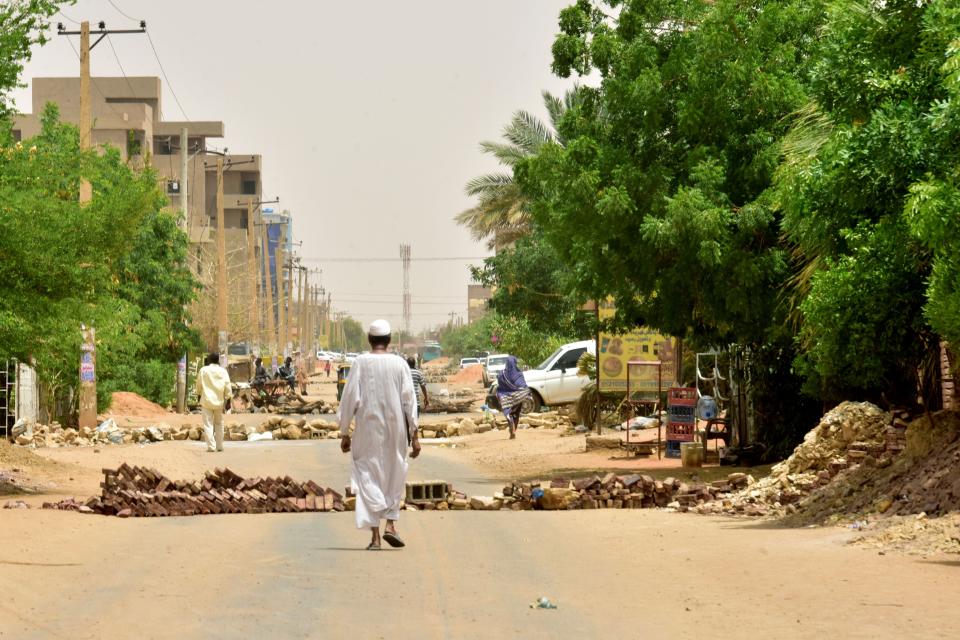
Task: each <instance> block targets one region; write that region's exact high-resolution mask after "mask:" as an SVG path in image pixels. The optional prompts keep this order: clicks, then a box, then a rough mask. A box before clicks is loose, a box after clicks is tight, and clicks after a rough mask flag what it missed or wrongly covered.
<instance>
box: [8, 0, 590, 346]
mask: <svg viewBox="0 0 960 640" xmlns="http://www.w3.org/2000/svg"><path fill="white" fill-rule="evenodd" d="M571 3H572V0H471V1H469V2H467V1H458V0H406V1H400V0H367V1H365V2H351V1H343V0H341V1H339V2H332V1H325V0H317V1H296V2H294V1H291V0H277V1H274V2H262V1H259V0H257V1H254V0H202V1H197V0H164V1H163V2H157V1H156V0H149V1H148V0H136V1H135V0H114V1H113V4H115V5H116V6H117V7H118V8H119V9H120V10H121V11H122V12H123V13H126V14H128V15H129V16H132V17H133V18H136V19H141V18H142V19H144V20H146V21H147V29H148V30H149V32H150V35H151V37H152V39H153V43H154V44H155V45H156V48H157V52H158V53H159V57H160V62H161V63H162V65H163V67H164V68H165V70H166V72H167V76H168V77H169V78H170V82H171V83H172V84H173V91H175V92H176V94H177V96H178V97H179V98H180V102H181V103H182V105H183V108H184V110H185V111H186V115H187V117H188V118H189V119H191V120H222V121H223V122H224V123H225V125H226V137H225V138H224V139H223V140H222V141H220V140H212V141H211V143H212V144H213V145H217V146H218V147H221V148H222V146H227V147H229V149H230V152H231V153H238V154H243V153H260V154H262V155H263V172H264V173H263V190H264V196H265V197H268V198H273V197H274V196H277V195H278V196H280V199H281V205H280V206H281V207H283V208H289V209H290V210H291V212H292V213H293V215H294V235H295V236H296V238H295V239H296V240H297V241H302V243H303V245H302V247H301V255H302V256H304V258H305V259H306V260H307V263H308V265H309V266H310V267H311V268H313V267H317V268H321V269H323V275H322V278H323V285H324V286H325V287H326V288H327V289H328V290H329V291H331V292H332V293H333V304H334V307H335V308H337V309H340V310H345V311H348V312H349V313H350V314H351V315H353V316H354V317H356V318H358V319H359V320H361V321H363V322H365V323H366V322H369V321H370V320H372V319H374V318H376V317H385V318H387V319H388V320H390V321H391V323H394V324H397V325H398V324H399V321H400V313H401V302H400V301H401V295H400V294H401V290H402V273H401V268H400V263H399V244H400V243H401V242H408V243H410V244H411V245H412V256H413V265H412V267H411V290H412V293H413V318H412V321H413V326H414V329H421V328H423V327H426V326H430V325H434V324H436V323H438V322H441V321H444V320H446V318H447V316H448V314H449V313H450V312H451V311H455V312H457V313H459V314H461V315H463V316H464V318H465V316H466V286H467V284H468V283H469V280H470V276H469V272H468V269H467V264H468V262H469V261H464V260H459V261H423V262H418V261H417V259H418V258H427V257H441V258H446V257H471V258H476V257H479V256H483V255H486V254H487V251H486V249H485V247H484V246H483V245H481V244H477V243H475V242H473V241H472V240H471V239H470V236H469V234H468V233H467V232H466V231H465V230H464V229H462V228H460V227H459V226H457V225H456V224H455V223H454V222H453V216H454V215H455V214H456V213H458V212H460V211H462V210H463V209H466V208H468V207H469V206H470V204H471V201H470V199H469V198H467V197H466V196H465V195H464V193H463V186H464V184H465V183H466V182H467V180H469V179H470V178H472V177H473V176H475V175H478V174H481V173H484V172H487V171H491V170H494V169H496V163H495V162H494V161H493V160H492V159H490V158H489V157H485V156H483V155H481V153H480V152H479V150H478V143H479V142H480V141H481V140H485V139H495V138H497V137H499V134H500V132H501V130H502V128H503V126H504V125H505V124H506V123H507V122H508V120H509V119H510V116H511V114H512V113H513V112H514V111H515V110H516V109H527V110H529V111H533V112H534V113H536V114H538V115H540V116H541V117H546V113H545V111H544V110H543V107H542V103H541V98H540V91H541V90H543V89H547V90H550V91H552V92H554V93H562V91H563V90H564V89H565V88H568V87H569V86H570V85H571V84H572V81H571V80H562V79H559V78H556V77H554V76H552V75H551V73H550V46H551V44H552V42H553V37H554V35H555V34H556V32H557V15H558V13H559V11H560V9H561V8H563V7H564V6H566V5H568V4H571ZM63 14H65V16H67V18H62V17H61V16H56V17H55V18H54V20H53V22H54V24H55V23H56V21H57V20H62V21H63V22H64V23H65V24H66V26H67V27H68V28H76V25H74V24H73V23H72V22H70V19H73V20H81V19H88V20H90V21H91V22H94V23H95V22H97V21H99V20H104V21H106V23H107V26H108V27H111V28H124V27H129V26H135V24H134V23H131V21H130V20H128V19H127V18H125V17H123V16H122V15H121V14H120V12H118V10H117V9H116V8H114V7H113V6H111V3H110V2H108V0H79V1H78V2H77V3H76V4H75V5H73V6H68V7H66V8H65V9H64V10H63ZM73 39H74V44H75V45H76V44H77V43H76V37H75V36H74V37H73ZM111 39H112V41H113V44H114V46H115V47H116V50H117V53H118V55H119V58H120V62H121V63H122V65H123V69H124V71H125V72H126V74H127V75H129V76H161V78H162V75H161V73H160V67H159V65H158V62H157V60H156V58H155V57H154V54H153V51H152V50H151V48H150V43H149V42H148V40H147V38H146V37H145V36H142V35H118V36H113V37H112V38H111ZM64 40H65V37H62V36H61V37H53V38H52V39H51V41H50V42H49V43H48V44H47V45H46V46H44V47H42V48H38V49H36V50H35V51H34V57H33V60H32V61H31V62H30V63H29V64H28V65H27V66H26V69H25V72H24V76H23V78H24V80H25V81H26V82H27V83H29V82H30V80H31V78H33V77H34V76H71V75H72V76H76V75H78V73H79V71H78V68H79V64H78V62H77V58H76V54H75V53H74V52H73V50H71V48H70V46H69V44H68V43H67V42H64ZM91 64H92V74H93V75H95V76H119V75H121V73H120V68H119V66H118V63H117V60H116V58H114V55H113V52H112V51H111V49H110V47H109V45H108V44H107V43H106V42H104V43H102V44H101V45H100V46H98V47H97V48H96V49H94V51H93V54H92V56H91ZM163 85H164V86H163V91H164V94H163V116H164V118H165V119H167V120H181V119H183V117H184V116H183V114H182V113H181V112H180V109H179V108H178V107H177V104H176V102H175V101H174V99H173V95H172V94H171V92H170V87H169V86H168V85H167V83H166V81H164V82H163ZM29 92H30V89H29V87H28V88H27V89H24V90H21V91H18V92H16V93H15V94H14V95H15V97H16V100H17V106H18V107H20V108H21V109H23V110H29V109H30V108H31V101H30V93H29ZM369 258H391V259H393V258H396V259H397V261H395V262H379V263H373V262H345V261H342V260H343V259H369ZM325 259H326V260H327V261H324V260H325ZM331 259H339V260H333V261H331ZM473 262H479V260H473Z"/></svg>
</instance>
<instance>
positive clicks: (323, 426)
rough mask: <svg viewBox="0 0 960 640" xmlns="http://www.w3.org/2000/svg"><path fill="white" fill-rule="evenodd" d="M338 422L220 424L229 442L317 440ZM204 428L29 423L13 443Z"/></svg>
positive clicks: (104, 441)
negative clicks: (76, 426)
mask: <svg viewBox="0 0 960 640" xmlns="http://www.w3.org/2000/svg"><path fill="white" fill-rule="evenodd" d="M339 428H340V427H339V425H338V424H337V423H335V422H332V421H328V420H323V419H314V420H309V421H308V420H306V419H305V418H284V417H280V416H272V417H270V418H267V419H266V420H265V421H264V422H262V423H261V424H260V425H259V426H252V425H244V424H241V423H239V422H235V421H230V422H225V423H224V425H223V437H224V440H228V441H241V440H258V439H263V438H256V437H251V435H252V434H262V433H266V432H269V433H271V434H272V435H271V438H272V439H274V440H310V439H313V440H317V439H322V438H338V437H339V435H338V434H337V431H338V429H339ZM202 437H203V431H202V429H201V428H200V426H199V425H190V424H184V425H182V426H180V427H173V426H170V425H168V424H159V425H155V426H149V427H130V428H121V427H120V426H118V425H117V424H116V422H114V421H113V420H112V419H111V420H106V421H104V422H103V423H101V424H100V426H98V427H96V428H94V429H90V428H86V427H85V428H82V429H74V428H71V427H67V428H64V427H62V426H60V425H59V424H58V423H53V424H50V425H42V424H29V425H25V427H24V428H21V429H20V430H19V433H18V434H17V435H16V436H15V437H14V442H15V443H16V444H18V445H20V446H23V447H32V448H37V449H39V448H42V447H90V446H99V445H111V444H148V443H151V442H163V441H164V440H200V439H202Z"/></svg>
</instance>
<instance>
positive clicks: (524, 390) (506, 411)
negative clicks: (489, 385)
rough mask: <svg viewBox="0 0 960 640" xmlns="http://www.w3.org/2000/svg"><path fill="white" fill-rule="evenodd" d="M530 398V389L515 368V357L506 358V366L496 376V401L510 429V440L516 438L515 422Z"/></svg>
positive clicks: (518, 370)
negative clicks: (524, 403)
mask: <svg viewBox="0 0 960 640" xmlns="http://www.w3.org/2000/svg"><path fill="white" fill-rule="evenodd" d="M529 397H530V387H528V386H527V381H526V379H525V378H524V377H523V372H522V371H520V367H518V366H517V358H516V356H510V357H509V358H507V366H506V367H504V369H503V371H501V372H500V373H499V374H498V375H497V400H499V401H500V410H501V411H503V415H504V416H506V418H507V425H508V426H509V427H510V439H511V440H513V439H514V438H516V437H517V421H518V420H520V409H521V406H522V405H523V402H524V401H525V400H526V399H527V398H529Z"/></svg>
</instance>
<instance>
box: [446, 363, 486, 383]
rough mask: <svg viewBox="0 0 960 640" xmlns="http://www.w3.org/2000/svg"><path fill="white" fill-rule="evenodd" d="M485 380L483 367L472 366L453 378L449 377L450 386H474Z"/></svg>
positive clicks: (479, 365)
mask: <svg viewBox="0 0 960 640" xmlns="http://www.w3.org/2000/svg"><path fill="white" fill-rule="evenodd" d="M482 380H483V365H482V364H472V365H470V366H469V367H464V368H463V369H460V371H458V372H457V373H455V374H453V375H452V376H447V383H449V384H473V383H476V382H480V381H482Z"/></svg>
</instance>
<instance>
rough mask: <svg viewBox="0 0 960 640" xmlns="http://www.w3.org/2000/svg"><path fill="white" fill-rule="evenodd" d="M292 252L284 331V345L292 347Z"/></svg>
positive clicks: (293, 320)
mask: <svg viewBox="0 0 960 640" xmlns="http://www.w3.org/2000/svg"><path fill="white" fill-rule="evenodd" d="M293 269H294V266H293V253H292V252H291V254H290V266H289V267H288V268H287V323H286V329H287V330H286V332H285V333H284V337H283V339H284V345H285V346H286V347H287V348H289V349H293V323H294V322H296V318H297V317H296V316H295V315H294V312H293Z"/></svg>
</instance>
